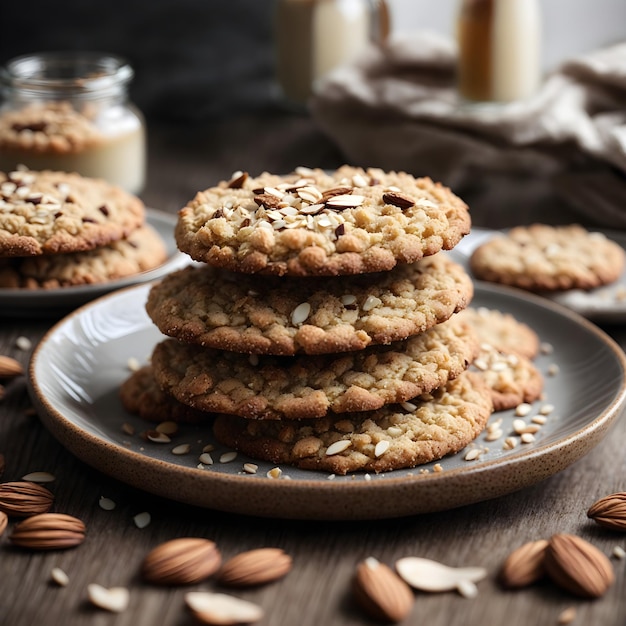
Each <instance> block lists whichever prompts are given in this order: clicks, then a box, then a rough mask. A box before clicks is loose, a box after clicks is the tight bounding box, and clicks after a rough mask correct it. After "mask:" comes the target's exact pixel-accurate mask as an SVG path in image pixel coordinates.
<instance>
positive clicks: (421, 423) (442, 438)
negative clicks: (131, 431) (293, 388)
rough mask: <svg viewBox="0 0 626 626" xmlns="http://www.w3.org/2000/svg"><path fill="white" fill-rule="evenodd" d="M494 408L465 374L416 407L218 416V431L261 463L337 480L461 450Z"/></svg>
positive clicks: (478, 383) (477, 382)
mask: <svg viewBox="0 0 626 626" xmlns="http://www.w3.org/2000/svg"><path fill="white" fill-rule="evenodd" d="M491 409H492V406H491V398H490V395H489V392H488V390H487V389H486V388H485V386H484V384H483V383H482V382H481V381H480V380H477V379H476V378H475V377H474V375H472V374H470V373H468V372H464V373H462V374H461V375H460V376H459V377H458V378H456V379H455V380H453V381H451V382H449V383H447V384H446V385H444V386H443V387H440V388H439V389H437V390H436V391H433V392H432V393H431V394H426V395H424V396H421V397H419V398H417V399H415V400H414V401H413V402H412V403H411V404H410V405H409V404H406V403H405V404H404V405H402V406H400V405H389V406H386V407H383V408H382V409H379V410H378V411H373V412H369V413H346V414H344V415H341V416H332V417H330V416H329V417H325V418H322V419H318V420H302V421H300V422H288V423H285V422H278V421H255V420H246V419H243V418H240V417H235V416H232V415H218V416H217V418H216V420H215V422H214V426H213V430H214V435H215V437H216V439H217V440H218V441H220V442H221V443H222V444H224V445H227V446H229V447H232V448H234V449H235V450H239V451H241V452H243V453H244V454H247V455H248V456H250V457H252V458H253V459H261V460H264V461H270V462H271V463H277V464H279V463H280V464H283V463H285V464H291V465H296V466H298V467H301V468H304V469H310V470H325V471H328V472H332V473H335V474H346V473H348V472H355V471H359V470H362V471H367V472H387V471H391V470H395V469H401V468H409V467H414V466H416V465H420V464H423V463H428V462H430V461H434V460H436V459H440V458H442V457H443V456H445V455H447V454H454V453H455V452H458V451H459V450H461V449H462V448H464V447H465V446H466V445H467V444H468V443H470V442H471V441H473V440H474V439H475V438H476V437H477V436H478V435H479V434H480V432H481V431H482V430H483V429H484V427H485V425H486V423H487V420H488V419H489V416H490V414H491Z"/></svg>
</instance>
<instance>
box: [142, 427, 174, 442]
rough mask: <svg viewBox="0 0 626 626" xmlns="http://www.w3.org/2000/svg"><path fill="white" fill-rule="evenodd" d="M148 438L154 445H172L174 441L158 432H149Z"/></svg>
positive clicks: (147, 433)
mask: <svg viewBox="0 0 626 626" xmlns="http://www.w3.org/2000/svg"><path fill="white" fill-rule="evenodd" d="M146 437H147V438H148V439H149V440H150V441H152V442H153V443H170V442H171V441H172V440H171V439H170V438H169V437H168V436H167V435H166V434H165V433H160V432H158V431H156V430H149V431H147V432H146Z"/></svg>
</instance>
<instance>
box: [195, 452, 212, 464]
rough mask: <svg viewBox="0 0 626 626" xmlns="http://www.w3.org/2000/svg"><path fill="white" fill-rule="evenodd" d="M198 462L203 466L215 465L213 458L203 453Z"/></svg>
mask: <svg viewBox="0 0 626 626" xmlns="http://www.w3.org/2000/svg"><path fill="white" fill-rule="evenodd" d="M198 461H200V463H202V464H203V465H213V457H212V456H211V455H210V454H209V453H208V452H203V453H202V454H201V455H200V457H199V458H198Z"/></svg>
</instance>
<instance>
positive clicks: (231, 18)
mask: <svg viewBox="0 0 626 626" xmlns="http://www.w3.org/2000/svg"><path fill="white" fill-rule="evenodd" d="M272 5H273V0H126V1H120V0H113V1H110V0H109V1H107V0H105V1H100V2H95V1H94V0H61V1H54V0H33V1H32V2H23V1H19V0H2V1H1V2H0V24H1V25H2V35H1V36H0V63H2V64H4V63H5V62H6V61H7V60H8V59H10V58H12V57H14V56H17V55H21V54H30V53H34V52H41V51H45V50H95V51H104V52H111V53H115V54H119V55H122V56H124V57H126V58H127V59H128V61H129V62H130V64H131V65H132V66H133V68H134V69H135V73H136V77H135V80H134V82H133V84H132V85H131V92H130V93H131V98H132V100H133V101H134V102H135V104H137V105H138V106H139V108H140V109H141V110H142V111H143V112H144V114H145V115H146V117H147V119H148V121H150V120H155V121H156V120H160V121H170V122H176V123H193V122H197V121H202V120H205V119H207V120H208V119H215V118H219V117H220V116H224V115H230V114H234V113H239V112H242V111H248V110H251V109H254V110H256V109H261V108H272V107H275V106H279V105H278V99H277V98H276V96H275V90H274V89H273V75H274V60H273V49H272V38H273V26H272V22H273V19H272V18H273V8H272Z"/></svg>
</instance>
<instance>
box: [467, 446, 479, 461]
mask: <svg viewBox="0 0 626 626" xmlns="http://www.w3.org/2000/svg"><path fill="white" fill-rule="evenodd" d="M481 454H482V450H480V449H479V448H474V449H473V450H470V451H469V452H468V453H467V454H466V455H465V456H464V457H463V458H464V459H465V460H466V461H475V460H476V459H477V458H478V457H479V456H480V455H481Z"/></svg>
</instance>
